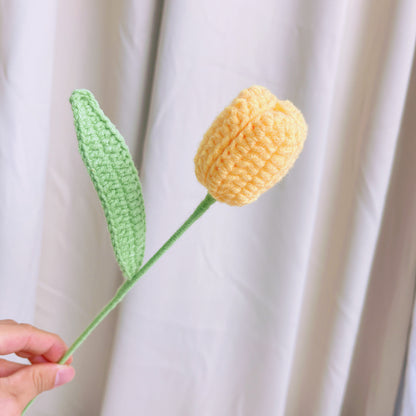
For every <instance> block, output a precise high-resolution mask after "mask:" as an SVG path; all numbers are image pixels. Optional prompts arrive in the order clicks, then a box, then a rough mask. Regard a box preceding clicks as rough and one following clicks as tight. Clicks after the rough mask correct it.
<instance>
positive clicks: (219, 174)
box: [194, 86, 307, 206]
mask: <svg viewBox="0 0 416 416" xmlns="http://www.w3.org/2000/svg"><path fill="white" fill-rule="evenodd" d="M306 135H307V125H306V122H305V119H304V118H303V115H302V113H301V112H300V111H299V110H298V109H297V108H296V107H295V106H294V105H293V104H292V103H291V102H290V101H279V100H278V99H277V98H276V97H275V96H274V95H273V94H272V93H271V92H270V91H269V90H268V89H267V88H264V87H261V86H252V87H250V88H247V89H245V90H243V91H241V92H240V94H239V95H238V97H237V98H235V99H234V101H233V102H232V103H231V104H230V105H229V106H228V107H227V108H225V109H224V110H223V111H222V113H221V114H219V116H218V117H217V118H216V119H215V120H214V122H213V123H212V125H211V127H210V128H209V129H208V131H207V132H206V133H205V135H204V138H203V139H202V141H201V144H200V146H199V149H198V151H197V154H196V156H195V160H194V161H195V174H196V177H197V179H198V180H199V182H201V183H202V185H204V186H205V187H206V188H207V189H208V192H209V193H210V194H211V195H212V196H213V197H214V198H215V199H216V200H217V201H220V202H225V203H227V204H229V205H237V206H242V205H246V204H249V203H250V202H253V201H255V200H256V199H257V198H258V197H259V196H260V195H261V194H262V193H263V192H265V191H267V190H268V189H270V188H271V187H272V186H273V185H275V184H276V183H277V182H278V181H280V179H282V178H283V176H285V175H286V173H287V172H288V171H289V169H290V168H291V167H292V165H293V164H294V162H295V160H296V159H297V157H298V156H299V153H300V152H301V151H302V148H303V143H304V141H305V139H306Z"/></svg>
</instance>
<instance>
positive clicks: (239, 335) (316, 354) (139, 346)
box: [0, 0, 416, 416]
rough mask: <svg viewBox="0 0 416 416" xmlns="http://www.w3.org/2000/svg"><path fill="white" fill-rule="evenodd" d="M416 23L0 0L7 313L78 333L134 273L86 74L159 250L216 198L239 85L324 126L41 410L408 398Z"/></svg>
mask: <svg viewBox="0 0 416 416" xmlns="http://www.w3.org/2000/svg"><path fill="white" fill-rule="evenodd" d="M415 40H416V2H415V1H414V0H340V1H332V0H315V1H310V0H296V1H293V0H279V1H277V0H262V1H249V0H245V1H241V0H225V1H224V0H209V1H208V0H201V1H193V0H176V1H173V0H170V1H164V2H163V1H156V0H141V1H133V0H123V1H111V0H87V1H85V0H72V1H66V2H64V1H62V2H55V1H53V0H49V1H46V0H44V1H37V2H27V1H22V0H0V48H1V49H0V192H1V198H2V200H1V204H0V249H1V251H0V319H4V318H13V319H16V320H18V321H25V322H31V323H34V324H35V325H36V326H39V327H41V328H43V329H46V330H49V331H53V332H56V333H58V334H60V335H61V336H62V337H63V338H64V339H65V341H66V342H67V343H68V344H71V343H72V342H73V340H74V339H75V338H76V337H77V336H78V335H79V334H80V332H81V331H82V330H83V329H84V328H85V326H86V325H87V324H88V323H89V322H90V321H91V320H92V319H93V317H94V316H95V315H96V313H98V311H99V310H100V309H101V307H102V306H103V305H104V304H105V303H106V302H107V301H108V300H109V299H110V298H111V297H112V296H113V294H114V293H115V291H116V289H117V287H118V286H119V285H120V284H121V283H122V277H121V274H120V272H119V270H118V266H117V264H116V261H115V258H114V255H113V252H112V248H111V243H110V238H109V234H108V231H107V229H106V222H105V218H104V215H103V212H102V209H101V206H100V203H99V200H98V197H97V196H96V193H95V190H94V188H93V185H92V183H91V181H90V179H89V177H88V174H87V171H86V169H85V167H84V166H83V164H82V161H81V158H80V156H79V154H78V150H77V141H76V136H75V130H74V127H73V121H72V112H71V108H70V105H69V102H68V98H69V96H70V94H71V92H72V90H74V89H76V88H87V89H89V90H91V91H92V92H93V93H94V94H95V96H96V97H97V99H98V101H99V102H100V104H101V106H102V108H103V110H104V111H105V113H106V114H107V115H108V116H109V117H110V118H111V120H112V121H113V122H114V123H115V124H116V126H117V127H118V129H119V130H120V132H121V133H122V134H123V136H124V137H125V139H126V141H127V143H128V145H129V148H130V150H131V152H132V154H133V155H134V158H135V162H136V164H137V167H138V168H139V171H140V175H141V180H142V184H143V193H144V198H145V206H146V215H147V242H146V255H145V257H146V258H149V257H150V256H151V255H152V254H153V253H154V252H155V251H156V250H157V249H158V248H159V247H160V246H161V244H162V243H163V242H164V241H165V240H166V239H167V238H168V237H169V236H170V235H171V234H172V233H173V232H174V231H175V230H176V228H177V227H178V226H179V225H180V224H181V223H182V222H183V221H184V220H185V219H186V218H187V216H188V215H189V214H190V213H191V212H192V210H193V209H194V208H195V206H196V205H197V204H198V203H199V202H200V201H201V200H202V199H203V197H204V196H205V193H206V191H205V189H204V188H203V187H202V186H201V185H200V184H199V183H198V182H197V180H196V178H195V176H194V173H193V157H194V154H195V152H196V149H197V147H198V144H199V141H200V140H201V138H202V135H203V134H204V132H205V131H206V129H207V128H208V127H209V125H210V123H211V122H212V121H213V119H214V118H215V116H216V115H217V114H218V113H219V112H220V111H221V110H222V109H223V108H224V107H225V106H226V105H227V104H228V103H229V102H230V101H231V100H232V99H233V98H234V97H235V96H236V95H237V94H238V92H239V91H240V90H242V89H244V88H246V87H249V86H251V85H253V84H259V85H264V86H266V87H267V88H269V89H270V90H271V91H272V92H273V93H274V94H275V95H276V96H278V97H279V98H281V99H290V100H291V101H293V102H294V103H295V104H296V106H298V107H299V108H300V109H301V110H302V111H303V113H304V115H305V118H306V120H307V122H308V125H309V135H308V139H307V142H306V144H305V148H304V151H303V153H302V155H301V157H300V159H299V160H298V161H297V163H296V164H295V166H294V168H293V170H292V171H291V172H290V173H289V175H288V176H287V177H286V178H285V179H284V180H283V181H282V182H281V183H280V184H278V185H277V186H276V187H275V188H273V190H271V191H269V192H268V193H266V194H265V195H264V196H262V197H261V198H260V199H259V200H258V201H257V202H255V203H253V204H251V205H248V206H246V207H243V208H235V207H229V206H226V205H224V204H221V203H216V204H214V205H213V207H212V208H210V210H209V211H208V212H207V213H206V214H205V215H204V216H203V217H202V218H201V219H200V220H199V221H198V222H197V223H196V224H195V225H194V226H193V227H192V228H191V229H190V230H189V231H188V232H187V233H186V234H185V235H184V236H183V237H182V238H181V239H180V240H178V242H177V243H176V244H175V246H174V247H173V248H172V249H171V250H170V251H169V252H168V253H167V254H166V255H165V256H163V257H162V258H161V260H160V261H159V262H158V263H156V265H155V266H154V267H153V268H152V269H151V270H150V271H149V273H147V274H146V275H145V276H144V277H143V278H142V279H141V280H140V281H139V282H138V283H137V285H136V286H135V288H134V289H133V290H132V292H131V293H130V294H129V295H128V296H127V298H126V299H125V301H123V303H122V304H121V305H120V306H119V307H118V308H117V310H116V311H114V312H113V313H112V314H111V315H110V316H109V317H108V318H107V319H106V320H105V321H104V322H103V323H102V324H101V325H100V326H99V327H98V328H97V330H96V331H95V332H94V333H93V335H92V336H91V337H90V338H89V339H88V340H87V341H86V342H85V344H83V345H82V347H81V348H80V349H79V350H78V351H77V352H76V353H75V356H74V366H75V368H76V371H77V376H76V378H75V379H74V381H73V382H71V383H70V384H68V385H66V386H64V387H62V388H59V389H56V390H54V391H52V392H48V393H45V394H43V395H42V396H41V397H40V398H38V400H37V401H36V402H35V404H34V405H33V407H32V408H31V409H30V412H28V414H30V415H39V416H40V415H42V416H45V415H60V416H74V415H79V416H94V415H102V416H114V415H117V416H118V415H148V416H165V415H170V416H174V415H177V416H185V415H186V416H188V415H189V416H211V415H215V416H231V415H233V416H234V415H235V416H237V415H238V416H254V415H256V416H276V415H289V416H291V415H300V416H303V415H317V416H333V415H345V416H348V415H353V416H355V415H369V416H373V415H377V416H382V415H393V414H396V415H413V414H415V412H416V395H415V394H414V392H415V391H416V376H415V374H416V328H415V329H413V330H411V317H412V308H413V294H414V288H415V277H416V273H415V272H416V181H415V178H416V160H415V156H416V140H415V133H414V132H415V131H416V117H415V112H416V64H414V63H413V62H414V50H415V44H416V43H415ZM409 334H410V339H411V342H410V343H409V341H408V339H409ZM408 345H409V347H408ZM406 364H407V365H406Z"/></svg>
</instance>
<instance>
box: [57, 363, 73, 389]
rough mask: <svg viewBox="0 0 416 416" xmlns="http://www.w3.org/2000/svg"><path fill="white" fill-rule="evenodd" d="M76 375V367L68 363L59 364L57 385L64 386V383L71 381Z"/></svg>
mask: <svg viewBox="0 0 416 416" xmlns="http://www.w3.org/2000/svg"><path fill="white" fill-rule="evenodd" d="M74 377H75V369H74V367H70V366H67V365H59V366H58V372H57V373H56V377H55V387H58V386H62V385H63V384H66V383H69V382H70V381H71V380H72V379H73V378H74Z"/></svg>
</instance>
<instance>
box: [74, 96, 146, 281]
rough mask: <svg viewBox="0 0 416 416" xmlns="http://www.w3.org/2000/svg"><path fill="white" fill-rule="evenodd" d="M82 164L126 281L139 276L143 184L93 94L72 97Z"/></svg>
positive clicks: (143, 239)
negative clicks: (101, 209) (98, 201)
mask: <svg viewBox="0 0 416 416" xmlns="http://www.w3.org/2000/svg"><path fill="white" fill-rule="evenodd" d="M70 102H71V104H72V111H73V113H74V123H75V129H76V133H77V138H78V145H79V151H80V153H81V157H82V160H83V161H84V164H85V165H86V167H87V170H88V173H89V175H90V177H91V180H92V182H93V184H94V187H95V189H96V191H97V193H98V196H99V198H100V201H101V205H102V206H103V209H104V214H105V217H106V220H107V225H108V229H109V231H110V236H111V243H112V245H113V249H114V252H115V255H116V258H117V262H118V264H119V266H120V268H121V271H122V273H123V275H124V277H125V278H126V279H131V278H132V277H133V276H134V274H135V273H137V272H138V270H139V269H140V266H141V264H142V262H143V256H144V249H145V234H146V219H145V209H144V201H143V195H142V189H141V184H140V180H139V175H138V173H137V170H136V167H135V166H134V163H133V160H132V158H131V155H130V152H129V149H128V147H127V145H126V143H125V142H124V139H123V137H122V136H121V134H120V133H119V132H118V130H117V129H116V127H115V126H114V124H112V123H111V121H110V120H109V119H108V118H107V117H106V116H105V114H104V113H103V111H102V110H101V108H100V106H99V104H98V102H97V101H96V100H95V98H94V96H93V94H92V93H91V92H90V91H88V90H75V91H74V92H73V93H72V95H71V98H70Z"/></svg>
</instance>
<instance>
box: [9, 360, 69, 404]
mask: <svg viewBox="0 0 416 416" xmlns="http://www.w3.org/2000/svg"><path fill="white" fill-rule="evenodd" d="M74 376H75V370H74V368H73V367H69V366H67V365H58V364H33V365H28V366H27V367H25V368H22V369H21V370H18V371H16V372H15V373H13V374H12V375H10V376H9V377H6V378H4V379H3V381H5V382H6V386H7V389H8V391H9V392H10V393H11V394H12V395H13V396H14V397H15V398H16V399H17V401H18V402H19V403H18V404H19V405H20V406H21V407H22V408H24V407H25V406H26V404H27V403H28V402H29V401H30V400H32V399H33V398H34V397H36V396H37V395H38V394H40V393H42V392H43V391H46V390H51V389H53V388H54V387H57V386H61V385H62V384H65V383H68V382H69V381H71V380H72V379H73V378H74Z"/></svg>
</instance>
